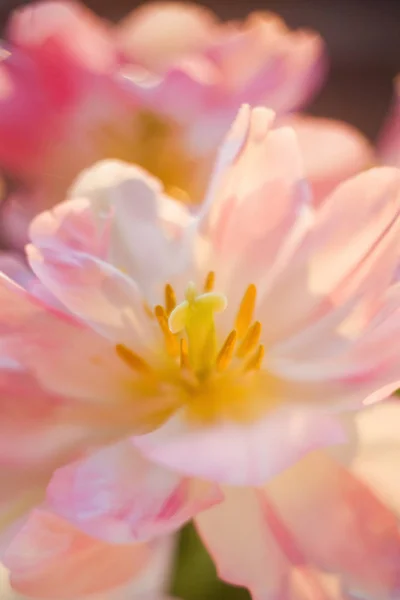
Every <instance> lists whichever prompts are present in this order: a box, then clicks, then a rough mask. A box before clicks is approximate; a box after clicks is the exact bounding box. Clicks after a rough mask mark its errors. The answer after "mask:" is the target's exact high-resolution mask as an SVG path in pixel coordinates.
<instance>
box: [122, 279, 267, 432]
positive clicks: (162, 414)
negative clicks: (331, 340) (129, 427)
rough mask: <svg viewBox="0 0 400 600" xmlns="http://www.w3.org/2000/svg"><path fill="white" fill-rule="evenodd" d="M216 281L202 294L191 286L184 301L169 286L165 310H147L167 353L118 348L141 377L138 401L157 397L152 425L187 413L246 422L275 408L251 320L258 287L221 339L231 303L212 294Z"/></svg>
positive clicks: (201, 419) (205, 419)
mask: <svg viewBox="0 0 400 600" xmlns="http://www.w3.org/2000/svg"><path fill="white" fill-rule="evenodd" d="M214 281H215V276H214V273H213V272H211V273H209V275H208V276H207V278H206V281H205V284H204V289H203V290H202V291H201V292H200V293H199V292H198V291H197V290H196V288H195V286H194V284H192V283H190V284H189V285H188V287H187V289H186V293H185V299H184V300H183V302H181V303H180V304H177V302H176V295H175V292H174V290H173V288H172V287H171V285H169V284H167V285H166V286H165V299H164V305H157V306H156V307H155V308H154V309H153V310H151V309H150V308H149V309H148V310H149V316H150V317H151V318H153V319H155V320H156V323H157V325H158V327H159V329H160V331H161V333H162V338H163V344H162V350H161V352H155V353H154V357H153V359H152V360H151V361H148V360H145V358H144V357H142V356H140V355H139V354H137V353H135V352H133V351H132V350H130V349H129V348H127V347H126V346H124V345H121V344H120V345H117V346H116V352H117V354H118V356H119V357H120V358H121V359H122V360H123V361H124V362H125V363H126V364H127V365H128V366H129V367H130V368H131V369H132V371H134V373H135V377H134V378H133V379H132V380H131V381H130V382H129V389H130V390H131V391H132V393H133V395H134V396H135V398H138V400H139V401H140V399H141V401H143V402H150V401H151V399H152V398H153V400H154V401H155V405H157V409H155V411H154V415H153V417H152V419H153V418H154V425H156V424H157V425H158V424H159V423H160V421H161V422H162V421H163V420H164V419H166V418H168V417H169V416H170V415H171V414H173V413H174V412H175V411H176V410H178V409H181V408H183V409H184V414H185V416H186V418H187V419H189V420H190V421H194V422H197V423H201V424H212V423H215V422H218V421H222V420H223V421H233V422H248V421H252V420H255V419H257V418H259V417H260V416H261V415H262V414H263V413H264V412H265V411H266V410H268V409H269V408H271V398H273V396H274V394H273V392H274V391H275V389H276V384H277V382H276V380H275V379H274V378H273V376H272V375H271V374H269V373H267V372H266V371H265V369H262V363H263V358H264V346H263V344H261V343H260V336H261V323H260V322H259V321H256V320H254V319H253V315H254V309H255V303H256V287H255V286H254V285H253V284H251V285H249V286H248V288H247V290H246V291H245V293H244V295H243V298H242V300H241V302H240V305H239V307H238V310H237V313H236V318H235V321H234V327H233V328H232V330H231V331H230V332H229V334H228V335H227V336H226V338H225V339H222V340H221V339H219V336H218V332H217V328H216V326H215V317H216V315H217V314H218V313H221V312H222V311H224V310H225V308H226V306H227V298H226V297H225V296H224V295H223V294H221V293H219V292H216V291H214V290H213V287H214ZM160 397H162V398H163V401H162V402H161V405H160Z"/></svg>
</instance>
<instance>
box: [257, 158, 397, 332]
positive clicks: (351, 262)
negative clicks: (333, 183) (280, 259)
mask: <svg viewBox="0 0 400 600" xmlns="http://www.w3.org/2000/svg"><path fill="white" fill-rule="evenodd" d="M399 197H400V172H399V171H398V170H397V169H392V168H389V167H386V168H377V169H370V170H369V171H366V172H365V173H362V174H360V175H358V176H356V177H353V178H352V179H349V180H348V181H347V182H345V183H343V184H341V185H339V186H338V188H337V189H336V190H335V191H334V192H333V194H331V195H330V196H329V197H328V198H327V200H326V201H325V202H324V203H323V204H322V206H321V207H320V209H319V211H318V213H317V215H316V218H315V222H314V224H313V227H312V228H311V230H310V233H309V235H308V236H306V237H305V238H304V240H303V242H302V243H301V245H300V246H299V247H298V248H297V250H296V252H295V253H294V254H293V256H292V257H291V260H290V261H288V262H287V263H286V265H285V267H286V268H285V269H282V270H281V271H279V272H277V273H276V274H275V277H274V280H273V285H272V286H271V287H270V289H268V290H267V292H266V293H265V295H264V298H263V299H262V301H261V307H260V311H261V310H262V313H263V315H264V317H265V319H268V323H270V326H269V335H270V336H271V338H272V339H275V340H277V339H284V338H285V337H287V336H288V335H292V334H294V333H296V332H297V331H298V330H299V329H300V327H304V326H305V325H307V324H308V323H310V322H312V319H313V318H315V317H316V316H321V315H323V314H325V313H326V312H327V311H328V310H329V309H330V308H331V307H332V306H333V305H334V302H332V300H333V295H334V294H335V292H336V291H337V290H338V289H340V286H343V284H344V283H348V282H349V281H350V282H351V277H352V276H354V273H356V274H357V272H358V269H360V268H361V267H362V265H363V262H364V261H365V260H366V259H367V258H368V257H369V256H370V254H371V252H373V251H374V249H375V247H376V246H377V245H378V244H379V243H380V242H381V241H382V240H383V239H384V237H385V235H387V233H388V232H390V231H391V229H392V227H394V226H395V225H396V222H397V221H398V219H399V215H400V213H399ZM360 205H362V206H363V211H362V214H361V213H360V211H359V206H360ZM360 214H361V221H360ZM349 290H351V291H354V290H353V289H352V286H351V285H350V287H349ZM345 301H346V296H343V295H342V297H341V302H345ZM288 315H289V317H290V318H288Z"/></svg>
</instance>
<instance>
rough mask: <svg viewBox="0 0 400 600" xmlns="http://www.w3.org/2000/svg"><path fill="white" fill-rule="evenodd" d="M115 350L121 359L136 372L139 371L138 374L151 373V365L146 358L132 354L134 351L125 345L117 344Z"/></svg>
mask: <svg viewBox="0 0 400 600" xmlns="http://www.w3.org/2000/svg"><path fill="white" fill-rule="evenodd" d="M115 350H116V352H117V354H118V356H119V358H120V359H121V360H123V361H124V363H125V364H126V365H128V367H130V368H131V369H133V370H134V371H137V372H138V373H149V372H150V371H151V367H150V365H149V364H148V363H147V362H146V361H145V360H144V358H142V357H141V356H139V354H136V353H135V352H132V350H129V348H127V347H126V346H124V345H123V344H117V345H116V346H115Z"/></svg>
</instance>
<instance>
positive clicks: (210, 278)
mask: <svg viewBox="0 0 400 600" xmlns="http://www.w3.org/2000/svg"><path fill="white" fill-rule="evenodd" d="M214 285H215V272H214V271H210V272H209V273H208V275H207V277H206V278H205V281H204V288H203V289H204V291H205V292H211V291H212V290H213V289H214Z"/></svg>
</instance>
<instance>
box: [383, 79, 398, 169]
mask: <svg viewBox="0 0 400 600" xmlns="http://www.w3.org/2000/svg"><path fill="white" fill-rule="evenodd" d="M378 151H379V156H380V159H381V161H382V163H383V164H388V165H393V166H395V167H399V166H400V77H399V76H398V77H397V78H396V80H395V98H394V101H393V107H392V109H391V112H390V113H389V117H388V119H387V122H386V123H385V126H384V128H383V131H382V133H381V136H380V139H379V142H378Z"/></svg>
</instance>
